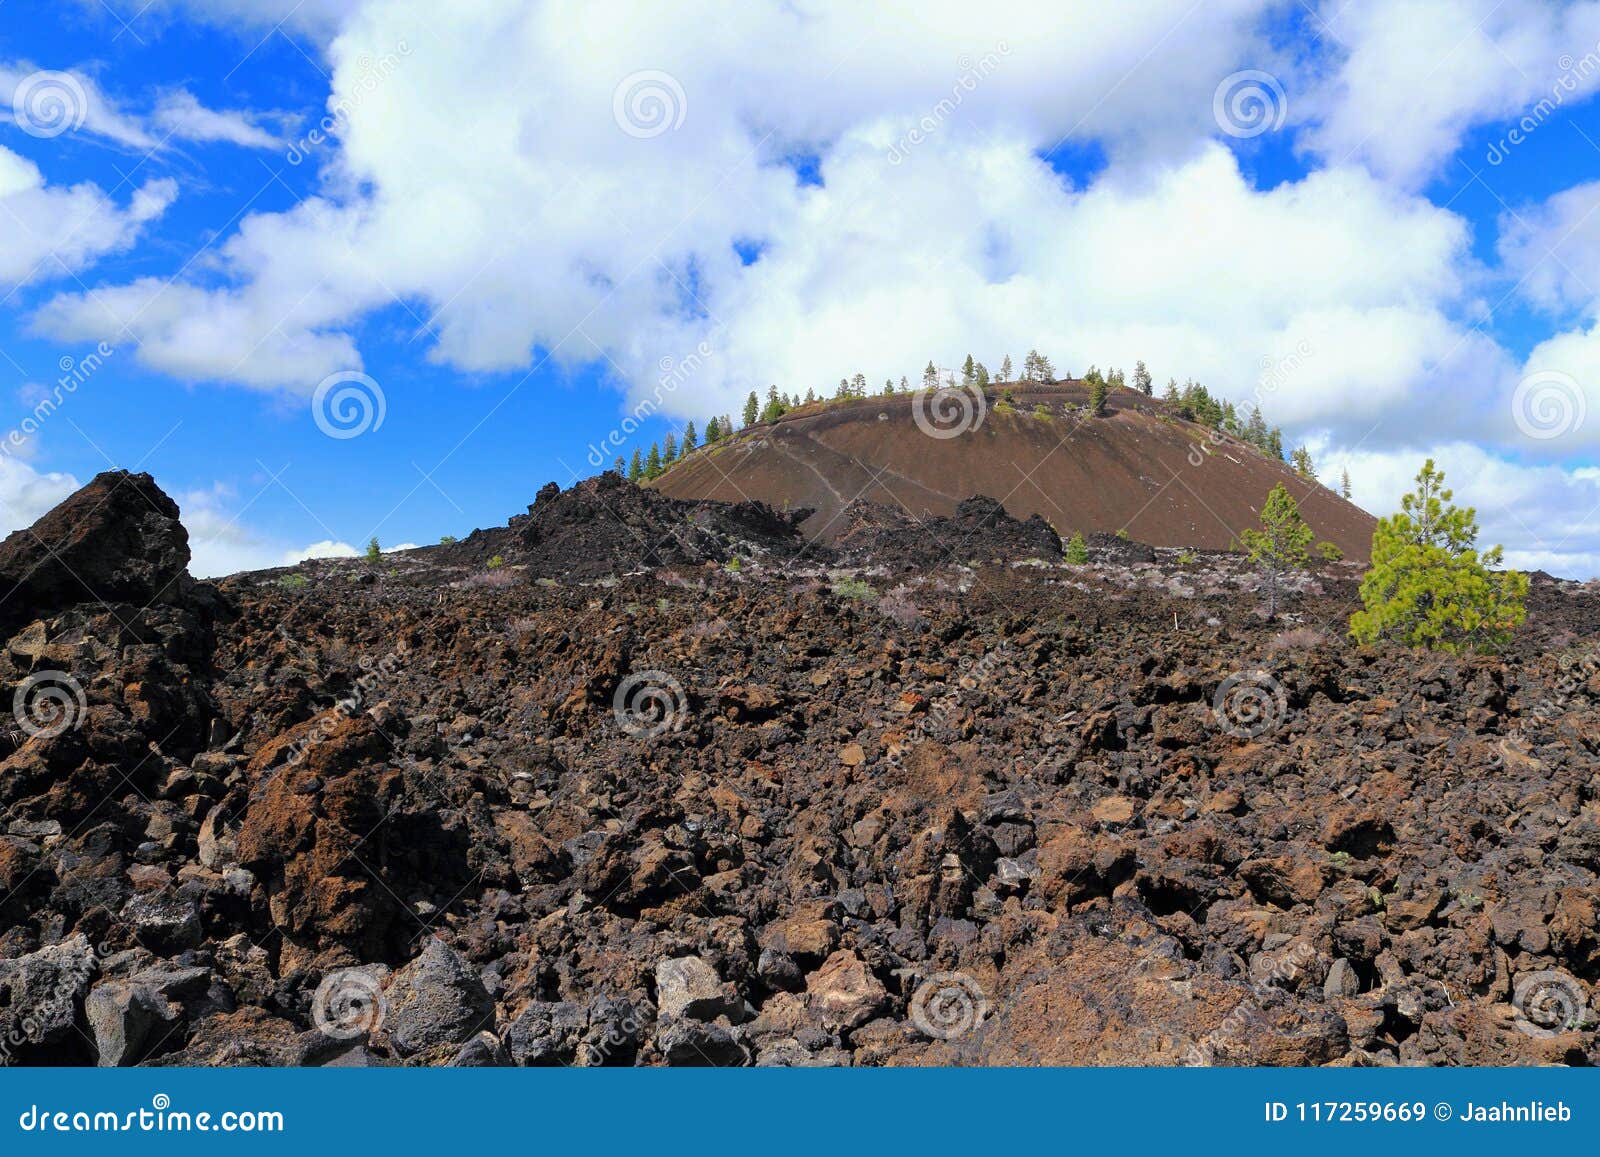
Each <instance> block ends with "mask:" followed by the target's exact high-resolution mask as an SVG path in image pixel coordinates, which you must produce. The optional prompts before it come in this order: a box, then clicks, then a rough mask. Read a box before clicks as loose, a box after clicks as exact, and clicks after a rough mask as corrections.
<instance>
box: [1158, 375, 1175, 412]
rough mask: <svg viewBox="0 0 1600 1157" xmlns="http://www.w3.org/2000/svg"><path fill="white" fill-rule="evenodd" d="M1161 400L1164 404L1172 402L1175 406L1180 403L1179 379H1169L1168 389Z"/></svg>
mask: <svg viewBox="0 0 1600 1157" xmlns="http://www.w3.org/2000/svg"><path fill="white" fill-rule="evenodd" d="M1161 400H1162V401H1163V402H1171V403H1173V404H1174V405H1176V404H1177V402H1178V379H1177V378H1168V379H1167V388H1166V390H1165V391H1164V392H1163V393H1162V395H1161Z"/></svg>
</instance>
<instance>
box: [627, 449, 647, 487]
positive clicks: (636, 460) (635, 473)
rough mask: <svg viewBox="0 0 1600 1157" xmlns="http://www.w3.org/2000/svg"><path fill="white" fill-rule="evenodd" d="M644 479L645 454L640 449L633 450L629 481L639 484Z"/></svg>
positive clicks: (629, 467) (629, 466)
mask: <svg viewBox="0 0 1600 1157" xmlns="http://www.w3.org/2000/svg"><path fill="white" fill-rule="evenodd" d="M643 477H644V454H643V452H642V451H640V449H639V447H637V446H635V447H634V448H633V461H632V462H629V463H628V481H629V482H637V481H639V479H641V478H643Z"/></svg>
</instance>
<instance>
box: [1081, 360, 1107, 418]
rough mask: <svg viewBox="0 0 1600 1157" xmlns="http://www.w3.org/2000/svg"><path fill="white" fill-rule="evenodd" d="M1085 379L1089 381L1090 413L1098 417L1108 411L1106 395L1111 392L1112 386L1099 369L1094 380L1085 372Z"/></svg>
mask: <svg viewBox="0 0 1600 1157" xmlns="http://www.w3.org/2000/svg"><path fill="white" fill-rule="evenodd" d="M1084 380H1085V381H1087V382H1089V413H1091V414H1093V415H1094V416H1095V417H1097V418H1098V417H1100V416H1101V415H1103V414H1104V413H1105V412H1106V395H1107V394H1109V393H1110V392H1111V387H1110V385H1109V384H1107V383H1106V381H1105V380H1104V379H1103V378H1101V377H1100V374H1099V372H1098V371H1096V372H1095V375H1094V378H1093V379H1092V380H1091V379H1090V378H1089V376H1088V375H1087V374H1085V375H1084Z"/></svg>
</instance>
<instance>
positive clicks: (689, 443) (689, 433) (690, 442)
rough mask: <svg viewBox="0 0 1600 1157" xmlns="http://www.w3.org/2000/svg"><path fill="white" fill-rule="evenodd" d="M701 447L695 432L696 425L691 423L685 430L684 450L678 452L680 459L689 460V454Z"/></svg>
mask: <svg viewBox="0 0 1600 1157" xmlns="http://www.w3.org/2000/svg"><path fill="white" fill-rule="evenodd" d="M697 445H699V439H698V437H697V436H696V434H695V432H694V423H693V422H690V423H689V424H688V425H687V426H685V427H684V428H683V449H681V450H679V451H678V457H679V458H687V457H688V456H689V452H690V451H691V450H693V449H694V448H695V447H696V446H697Z"/></svg>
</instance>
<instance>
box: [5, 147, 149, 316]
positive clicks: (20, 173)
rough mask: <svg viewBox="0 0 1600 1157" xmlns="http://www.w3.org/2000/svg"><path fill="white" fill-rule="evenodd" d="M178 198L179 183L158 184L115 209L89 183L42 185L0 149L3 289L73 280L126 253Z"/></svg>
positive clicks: (20, 160) (33, 169) (31, 168)
mask: <svg viewBox="0 0 1600 1157" xmlns="http://www.w3.org/2000/svg"><path fill="white" fill-rule="evenodd" d="M177 195H178V186H177V183H176V182H175V181H172V180H170V179H168V178H161V179H159V180H153V181H147V182H145V183H144V184H143V185H141V186H140V187H139V188H138V189H137V190H136V191H135V192H134V193H133V194H132V195H131V196H130V197H129V198H128V203H127V205H126V206H122V207H119V206H118V205H117V204H116V203H115V202H114V201H112V200H111V199H110V198H109V197H108V196H107V195H106V194H105V192H104V191H103V190H101V189H100V188H99V187H98V186H96V185H94V184H91V183H89V182H83V183H81V184H77V185H70V186H60V185H56V186H51V185H47V184H46V182H45V179H44V175H43V174H42V173H41V172H40V171H39V167H38V166H37V165H35V164H34V163H33V162H32V161H29V160H27V159H26V158H24V157H21V156H18V155H17V154H16V153H13V152H11V151H10V150H9V149H5V148H0V223H3V224H4V228H0V285H4V286H5V287H7V288H11V287H14V286H17V285H25V284H28V283H29V282H34V281H42V280H46V279H50V278H56V277H62V276H66V275H71V274H75V273H77V272H79V271H81V270H83V269H85V268H87V267H88V266H89V265H91V264H93V263H94V262H95V261H96V260H97V259H98V258H100V257H103V256H104V255H106V254H108V253H116V252H120V251H122V250H124V249H127V248H128V247H129V246H130V245H132V244H133V243H134V241H135V240H136V239H137V238H138V236H139V234H140V233H141V232H142V231H143V229H144V227H145V226H146V225H147V224H149V222H151V221H153V220H154V219H155V218H157V217H159V216H161V214H162V213H163V212H165V211H166V209H167V207H168V206H169V205H171V204H172V202H173V201H174V200H175V199H176V198H177Z"/></svg>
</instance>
